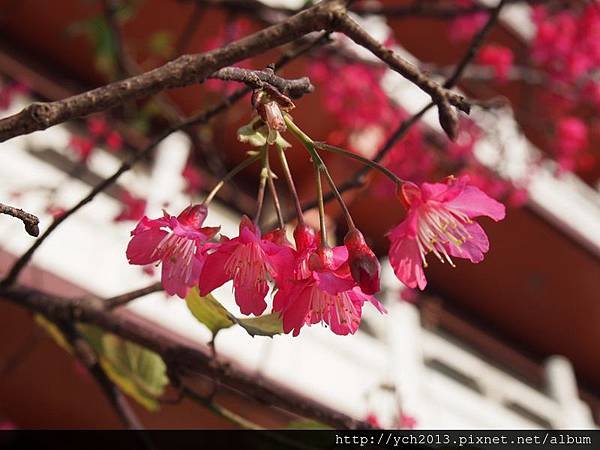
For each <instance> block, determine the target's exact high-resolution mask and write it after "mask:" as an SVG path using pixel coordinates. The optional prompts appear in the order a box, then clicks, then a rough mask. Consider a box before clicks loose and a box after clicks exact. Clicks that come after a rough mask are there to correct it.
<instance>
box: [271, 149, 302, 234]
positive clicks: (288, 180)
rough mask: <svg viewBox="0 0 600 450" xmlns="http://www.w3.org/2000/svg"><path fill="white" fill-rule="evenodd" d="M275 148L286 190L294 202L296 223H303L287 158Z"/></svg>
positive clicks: (282, 151) (280, 150)
mask: <svg viewBox="0 0 600 450" xmlns="http://www.w3.org/2000/svg"><path fill="white" fill-rule="evenodd" d="M276 147H277V151H278V153H279V160H280V161H281V167H282V168H283V175H284V177H285V181H286V183H287V185H288V190H289V191H290V194H291V195H292V199H293V201H294V207H295V208H296V216H297V217H298V223H304V214H303V212H302V205H301V204H300V197H298V191H297V190H296V185H295V184H294V179H293V178H292V172H291V171H290V166H289V165H288V162H287V158H286V157H285V150H284V149H283V147H281V146H279V145H276Z"/></svg>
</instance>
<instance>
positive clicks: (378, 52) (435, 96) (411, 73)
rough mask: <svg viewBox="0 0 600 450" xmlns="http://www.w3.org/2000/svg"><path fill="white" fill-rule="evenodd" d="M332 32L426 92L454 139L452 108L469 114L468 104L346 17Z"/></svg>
mask: <svg viewBox="0 0 600 450" xmlns="http://www.w3.org/2000/svg"><path fill="white" fill-rule="evenodd" d="M335 29H336V30H338V31H341V32H343V33H344V34H345V35H346V36H348V37H349V38H350V39H352V40H353V41H354V42H356V43H357V44H359V45H361V46H363V47H365V48H366V49H368V50H369V51H371V53H373V54H374V55H375V56H377V57H378V58H379V59H381V60H382V61H383V62H385V63H386V64H388V65H389V66H390V67H391V68H392V69H393V70H395V71H396V72H398V73H399V74H400V75H402V76H403V77H405V78H406V79H408V80H410V81H412V82H413V83H414V84H416V85H417V86H418V87H419V88H421V89H422V90H423V91H425V92H426V93H428V94H429V95H430V96H431V99H432V102H433V103H435V104H437V106H438V110H439V120H440V124H441V125H442V128H443V129H444V131H446V134H448V136H449V137H450V139H454V137H455V135H456V128H457V126H458V115H457V113H456V111H455V110H454V109H453V108H452V106H451V105H453V106H455V107H456V108H458V109H460V110H461V111H464V112H466V113H469V110H470V104H469V102H467V101H466V99H465V97H464V96H462V95H461V94H458V93H456V92H453V91H450V90H448V89H447V88H445V87H443V86H440V85H439V84H438V83H437V82H435V81H434V80H433V79H432V78H430V77H428V76H427V75H425V74H424V73H423V72H421V71H420V70H419V69H418V68H417V66H415V65H413V64H411V63H410V62H408V61H406V60H404V59H403V58H401V57H400V56H399V55H398V54H396V53H394V52H393V51H392V50H390V49H388V48H386V47H384V46H383V45H382V44H381V43H379V42H377V41H376V40H375V39H374V38H373V37H372V36H371V35H370V34H369V33H367V32H366V31H365V30H364V29H363V28H361V26H360V25H359V24H358V23H356V22H355V21H354V20H353V19H352V18H351V17H350V16H348V15H347V14H339V15H338V20H337V21H336V22H335Z"/></svg>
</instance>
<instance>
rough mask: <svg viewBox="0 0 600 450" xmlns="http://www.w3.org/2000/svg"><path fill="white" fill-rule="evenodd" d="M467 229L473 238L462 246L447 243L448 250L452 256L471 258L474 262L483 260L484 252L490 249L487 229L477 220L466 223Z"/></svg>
mask: <svg viewBox="0 0 600 450" xmlns="http://www.w3.org/2000/svg"><path fill="white" fill-rule="evenodd" d="M465 229H466V230H467V232H468V233H469V234H470V235H471V238H470V239H469V240H467V241H466V242H465V243H464V244H462V245H461V246H457V245H446V250H447V251H448V253H449V254H450V255H451V256H456V257H457V258H465V259H469V260H471V262H473V263H478V262H481V261H483V257H484V253H486V252H487V251H488V250H489V249H490V242H489V240H488V237H487V235H486V234H485V231H483V228H481V227H480V226H479V224H477V223H475V222H472V223H470V224H466V225H465Z"/></svg>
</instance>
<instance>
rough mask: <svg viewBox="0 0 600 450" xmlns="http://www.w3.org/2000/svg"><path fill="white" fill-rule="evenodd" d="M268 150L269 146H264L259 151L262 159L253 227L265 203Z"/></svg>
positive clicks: (256, 223)
mask: <svg viewBox="0 0 600 450" xmlns="http://www.w3.org/2000/svg"><path fill="white" fill-rule="evenodd" d="M268 148H269V144H265V145H264V147H263V148H262V149H261V151H260V157H261V159H262V168H261V169H260V181H259V182H258V194H257V196H256V214H255V215H254V224H255V225H258V221H259V220H260V215H261V213H262V208H263V204H264V202H265V188H266V186H267V178H269V174H268V170H269V169H267V166H268V164H269V163H268V161H269V160H268V156H267V150H268Z"/></svg>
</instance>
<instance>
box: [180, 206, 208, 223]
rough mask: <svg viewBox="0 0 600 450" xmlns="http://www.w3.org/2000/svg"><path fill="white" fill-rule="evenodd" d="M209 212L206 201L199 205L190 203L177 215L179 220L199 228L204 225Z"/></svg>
mask: <svg viewBox="0 0 600 450" xmlns="http://www.w3.org/2000/svg"><path fill="white" fill-rule="evenodd" d="M207 214H208V208H207V207H206V205H205V204H204V203H201V204H199V205H190V206H188V207H187V208H185V209H184V210H183V211H181V213H180V214H179V215H178V216H177V220H179V222H181V223H183V224H184V225H187V226H189V227H193V228H196V229H199V228H200V227H202V224H203V223H204V219H206V215H207Z"/></svg>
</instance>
